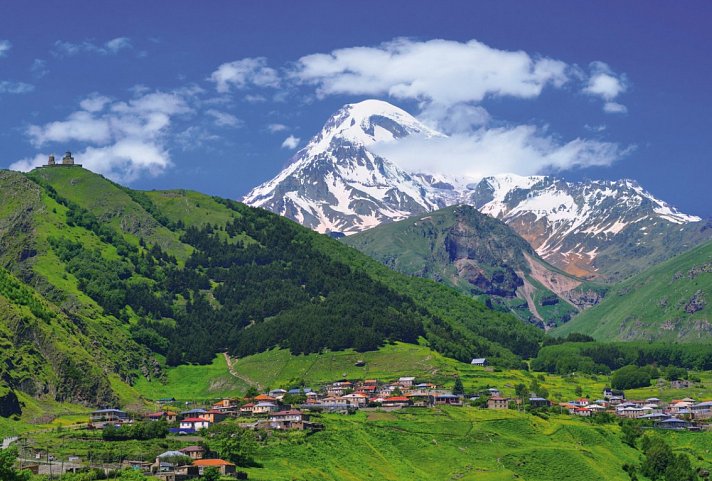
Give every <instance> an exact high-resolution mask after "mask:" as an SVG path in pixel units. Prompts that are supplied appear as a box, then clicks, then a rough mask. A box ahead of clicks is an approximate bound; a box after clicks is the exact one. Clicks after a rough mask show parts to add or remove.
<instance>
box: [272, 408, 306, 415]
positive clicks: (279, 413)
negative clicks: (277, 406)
mask: <svg viewBox="0 0 712 481" xmlns="http://www.w3.org/2000/svg"><path fill="white" fill-rule="evenodd" d="M298 414H302V412H301V411H300V410H298V409H290V410H288V411H277V412H276V413H272V416H296V415H298Z"/></svg>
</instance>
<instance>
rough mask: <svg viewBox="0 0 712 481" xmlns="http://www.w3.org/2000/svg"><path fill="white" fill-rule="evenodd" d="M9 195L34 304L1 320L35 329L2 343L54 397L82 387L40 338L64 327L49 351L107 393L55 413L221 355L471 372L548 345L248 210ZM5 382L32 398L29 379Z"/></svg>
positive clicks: (24, 282) (202, 202)
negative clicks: (432, 365)
mask: <svg viewBox="0 0 712 481" xmlns="http://www.w3.org/2000/svg"><path fill="white" fill-rule="evenodd" d="M0 182H2V186H0V187H2V188H1V189H0V196H2V199H0V200H2V201H3V202H2V204H1V205H2V207H0V241H1V242H2V245H3V247H4V249H3V251H2V253H0V262H1V265H2V266H4V267H5V268H6V269H7V270H8V273H7V274H5V276H6V277H7V279H10V281H8V282H15V283H16V284H17V285H18V286H19V287H18V289H21V290H22V292H24V294H22V296H24V297H23V298H25V299H30V300H31V299H36V302H34V301H33V302H34V304H33V303H32V302H30V301H27V300H25V301H23V302H25V303H24V304H22V302H20V301H17V299H15V298H13V297H11V296H9V294H7V293H6V292H5V291H0V296H1V297H2V299H1V300H3V301H5V300H8V302H9V303H10V304H11V307H3V308H2V310H3V312H7V313H10V312H13V311H17V310H18V309H19V310H20V311H22V313H23V316H24V317H25V318H26V319H31V320H33V322H34V324H33V325H34V326H35V328H34V330H33V334H32V335H31V336H27V337H22V336H23V334H22V332H20V331H21V330H19V329H18V328H17V326H16V325H15V324H12V323H11V322H10V319H11V318H12V316H10V315H7V316H4V317H3V322H2V330H1V331H0V337H2V339H3V342H5V343H6V345H7V346H13V347H10V348H8V350H6V351H5V355H6V356H10V357H13V358H17V359H18V361H13V365H18V366H19V365H27V366H28V367H27V369H26V370H25V371H26V372H28V373H32V372H33V370H37V369H45V368H46V369H49V374H47V376H46V379H47V381H46V383H45V384H46V387H44V388H43V389H42V392H43V393H45V394H46V393H48V392H54V391H57V389H58V386H60V385H62V383H63V382H64V381H65V379H67V378H68V376H69V377H71V374H67V372H68V371H67V369H63V368H62V365H61V363H59V364H58V365H57V366H55V365H54V364H53V363H51V362H48V361H49V360H50V359H52V355H51V354H50V353H48V352H43V351H42V348H46V347H47V344H46V343H43V342H42V341H41V340H40V339H39V336H38V333H39V332H42V331H43V330H46V329H48V328H49V327H51V326H54V325H55V324H57V325H58V326H62V329H64V330H65V331H66V332H54V333H53V335H52V336H50V339H51V340H52V342H53V343H56V349H55V351H57V352H59V353H61V354H62V355H66V356H69V357H70V358H71V359H73V362H74V363H75V364H77V363H78V364H77V366H79V367H76V368H74V369H79V370H80V371H84V372H85V373H86V372H94V374H93V375H91V376H85V377H87V378H89V379H91V380H92V381H91V382H93V383H95V384H96V385H86V386H77V387H76V389H74V390H73V392H71V393H67V394H57V395H56V396H55V397H56V398H57V399H60V398H61V399H67V400H73V401H80V402H91V403H103V404H108V403H111V402H113V401H114V399H115V395H114V394H115V393H114V391H115V389H112V387H111V385H112V383H114V385H115V386H114V387H116V383H121V382H127V383H132V382H133V381H134V380H135V379H136V377H137V376H142V377H146V378H157V377H158V378H160V377H161V376H162V372H161V369H162V367H161V366H162V365H163V364H164V363H165V364H167V365H178V364H183V363H197V364H202V363H209V362H212V360H213V359H214V357H215V355H216V354H218V353H220V352H223V351H227V352H229V353H230V354H232V355H235V356H244V355H248V354H253V353H256V352H260V351H263V350H265V349H268V348H271V347H275V346H279V347H283V348H288V349H289V350H291V351H292V352H293V353H310V352H318V351H321V350H324V349H331V350H338V349H343V348H347V347H349V348H354V349H357V350H362V351H363V350H372V349H376V348H378V347H379V346H381V345H383V344H384V343H387V342H392V341H404V342H411V343H417V342H425V343H427V344H428V345H429V346H430V347H432V348H433V349H436V350H438V351H440V352H442V353H444V354H446V355H448V356H450V357H454V358H456V359H460V360H463V361H467V360H469V358H470V357H472V356H475V355H477V356H487V357H489V358H490V359H491V360H492V361H493V362H495V363H499V364H501V365H507V366H517V365H519V363H520V362H521V361H520V359H521V357H529V356H532V355H535V354H536V352H537V350H538V344H539V342H540V340H541V338H542V333H541V332H540V331H539V330H537V329H536V328H534V327H533V326H527V325H525V324H523V323H521V322H520V321H519V320H517V319H516V318H514V317H513V316H510V315H507V314H502V313H497V312H494V311H491V310H490V309H487V308H486V307H484V306H483V305H482V304H481V303H479V302H477V301H475V300H472V299H466V298H464V297H462V296H460V295H458V294H457V293H456V292H455V291H453V290H451V289H449V288H446V287H444V286H439V285H437V284H435V283H433V282H431V281H425V280H422V279H411V278H408V277H405V276H402V275H400V274H397V273H394V272H391V271H389V270H388V269H387V268H385V267H384V266H382V265H380V264H378V263H376V262H375V261H372V260H371V259H368V258H367V257H365V256H364V255H362V254H359V253H358V252H356V251H354V250H353V249H351V248H349V247H346V246H344V245H342V244H340V243H339V242H337V241H335V240H332V239H329V238H327V237H326V236H322V235H320V234H316V233H314V232H312V231H310V230H308V229H306V228H303V227H301V226H299V225H297V224H295V223H294V222H292V221H289V220H286V219H284V218H281V217H279V216H276V215H274V214H271V213H269V212H267V211H264V210H261V209H254V208H250V207H247V206H245V205H243V204H240V203H237V202H233V201H228V200H224V199H218V198H212V197H209V196H205V195H202V194H198V193H195V192H186V191H164V192H138V191H132V190H129V189H126V188H124V187H121V186H119V185H116V184H114V183H112V182H110V181H108V180H106V179H104V178H103V177H101V176H98V175H95V174H93V173H91V172H89V171H87V170H84V169H81V168H79V167H73V168H61V167H60V168H42V169H38V170H35V171H33V172H31V173H29V174H27V175H23V174H20V173H15V172H3V173H2V174H0ZM22 296H21V297H22ZM16 297H17V296H16ZM13 303H14V304H13ZM15 304H19V306H20V307H16V306H15ZM35 304H37V305H40V306H46V308H45V310H46V311H47V312H50V313H53V314H52V315H53V316H54V317H51V318H47V319H45V318H43V317H41V316H39V315H38V312H40V311H38V308H37V307H35V308H34V311H33V307H32V306H33V305H35ZM35 311H36V312H35ZM57 329H59V327H57ZM20 339H22V340H23V341H26V342H25V344H23V343H21V342H19V340H20ZM60 339H61V340H62V341H61V342H60V341H59V340H60ZM75 342H76V344H77V345H78V346H76V348H75V347H72V346H73V343H75ZM53 345H54V344H53ZM22 346H26V347H25V348H23V347H22ZM82 346H84V347H82ZM82 349H89V351H87V352H86V353H84V352H83V351H82ZM53 352H54V351H53ZM69 353H71V356H70V354H69ZM72 356H73V357H72ZM75 358H76V360H74V359H75ZM80 361H82V362H84V363H85V364H86V366H84V365H83V364H81V363H80ZM23 363H24V364H23ZM32 363H34V365H32ZM48 366H49V367H48ZM72 366H74V364H72ZM12 370H13V371H16V370H17V369H14V368H13V369H12ZM69 371H70V372H71V370H69ZM3 381H4V382H5V383H6V384H9V385H11V386H12V387H13V388H16V389H22V390H24V389H26V385H25V384H23V382H22V380H21V379H19V380H18V379H13V378H9V377H4V378H3ZM89 393H94V397H91V396H89V397H88V395H89ZM98 393H105V394H101V396H100V397H101V398H102V399H96V397H97V396H99V394H98ZM38 394H39V393H38Z"/></svg>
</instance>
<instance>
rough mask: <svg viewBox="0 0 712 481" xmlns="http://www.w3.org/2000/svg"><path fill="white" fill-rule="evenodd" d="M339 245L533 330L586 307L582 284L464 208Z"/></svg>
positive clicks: (506, 231)
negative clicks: (466, 297) (527, 324)
mask: <svg viewBox="0 0 712 481" xmlns="http://www.w3.org/2000/svg"><path fill="white" fill-rule="evenodd" d="M342 241H343V242H344V243H346V244H348V245H350V246H352V247H355V248H356V249H358V250H359V251H361V252H363V253H365V254H367V255H369V256H370V257H373V258H374V259H376V260H378V261H379V262H382V263H383V264H385V265H387V266H388V267H390V268H392V269H394V270H396V271H398V272H401V273H404V274H408V275H412V276H419V277H424V278H429V279H434V280H437V281H439V282H442V283H444V284H446V285H449V286H452V287H454V288H456V289H458V290H460V291H461V292H464V293H466V294H469V295H472V296H477V297H479V298H482V299H486V300H487V302H489V303H490V304H492V305H493V306H495V307H498V308H499V309H501V310H505V311H511V312H513V313H515V314H516V315H517V316H518V317H520V318H521V319H523V320H527V321H531V322H535V323H537V324H540V325H548V326H554V325H557V324H561V323H563V322H566V321H568V320H569V319H570V318H571V317H572V316H573V315H574V314H575V313H577V312H578V310H579V309H580V308H583V307H585V306H586V303H585V301H584V297H585V296H584V295H583V294H584V292H586V289H582V282H581V280H579V279H577V278H575V277H572V276H571V275H569V274H566V273H564V272H562V271H560V270H559V269H556V268H554V267H553V266H551V265H549V264H548V263H546V262H545V261H543V260H542V259H541V258H539V256H538V255H537V254H536V252H534V250H533V249H532V248H531V246H530V245H529V244H528V243H527V242H526V241H525V240H524V239H522V238H521V237H520V236H519V235H518V234H517V233H516V232H515V231H514V230H512V229H511V228H510V227H509V226H507V225H506V224H504V223H503V222H500V221H498V220H497V219H494V218H492V217H490V216H487V215H484V214H482V213H480V212H479V211H477V209H475V208H473V207H470V206H452V207H447V208H445V209H441V210H438V211H435V212H430V213H428V215H426V216H422V215H421V216H417V217H413V218H410V219H406V220H403V221H400V222H395V223H391V224H385V225H381V226H378V227H375V228H373V229H369V230H367V231H365V232H361V233H359V234H355V235H353V236H349V237H346V238H344V239H343V240H342Z"/></svg>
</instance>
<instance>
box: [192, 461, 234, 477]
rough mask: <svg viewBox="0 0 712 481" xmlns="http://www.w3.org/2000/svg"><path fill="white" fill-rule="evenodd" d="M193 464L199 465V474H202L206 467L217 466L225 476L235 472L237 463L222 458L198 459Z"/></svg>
mask: <svg viewBox="0 0 712 481" xmlns="http://www.w3.org/2000/svg"><path fill="white" fill-rule="evenodd" d="M193 466H197V467H198V474H199V475H200V476H202V475H203V474H204V472H205V469H206V468H217V469H218V471H220V474H222V475H223V476H227V475H232V474H235V472H236V471H237V470H236V468H235V465H234V464H232V463H231V462H229V461H224V460H222V459H196V460H195V461H193Z"/></svg>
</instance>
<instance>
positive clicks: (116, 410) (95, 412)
mask: <svg viewBox="0 0 712 481" xmlns="http://www.w3.org/2000/svg"><path fill="white" fill-rule="evenodd" d="M99 413H123V414H126V413H125V412H124V411H122V410H121V409H99V410H98V411H94V412H92V414H99Z"/></svg>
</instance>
